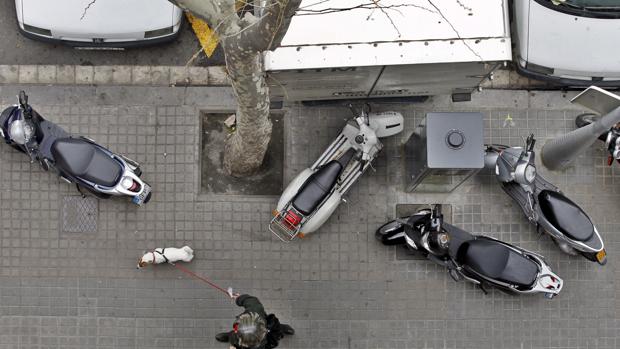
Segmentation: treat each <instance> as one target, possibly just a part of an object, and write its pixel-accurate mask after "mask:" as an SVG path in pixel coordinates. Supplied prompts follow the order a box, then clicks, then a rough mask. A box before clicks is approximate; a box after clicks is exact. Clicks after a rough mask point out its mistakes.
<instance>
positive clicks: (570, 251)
mask: <svg viewBox="0 0 620 349" xmlns="http://www.w3.org/2000/svg"><path fill="white" fill-rule="evenodd" d="M551 240H553V242H554V243H555V244H556V245H557V246H558V247H559V248H560V250H561V251H562V252H564V253H566V254H567V255H570V256H578V255H579V251H577V250H575V249H574V248H572V247H570V246H569V245H568V244H567V243H565V242H560V241H558V240H557V239H556V238H554V237H552V238H551Z"/></svg>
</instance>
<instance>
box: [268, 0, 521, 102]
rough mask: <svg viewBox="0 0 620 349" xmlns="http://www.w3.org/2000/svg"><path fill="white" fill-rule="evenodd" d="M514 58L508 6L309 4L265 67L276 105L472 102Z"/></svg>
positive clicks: (497, 1)
mask: <svg viewBox="0 0 620 349" xmlns="http://www.w3.org/2000/svg"><path fill="white" fill-rule="evenodd" d="M511 59H512V52H511V41H510V24H509V21H508V0H434V1H429V0H381V1H376V2H375V1H372V0H326V1H325V0H323V1H320V0H303V1H302V3H301V6H300V9H299V11H298V12H297V14H296V15H295V16H294V17H293V18H292V20H291V24H290V27H289V29H288V31H287V33H286V35H285V36H284V38H283V40H282V43H281V46H280V47H278V48H277V49H276V50H274V51H269V52H266V53H265V56H264V64H265V69H266V71H267V74H268V81H269V85H270V87H271V95H272V99H273V100H289V101H311V100H333V99H358V98H362V99H364V98H378V97H408V96H428V95H435V94H452V95H453V99H456V100H459V99H460V100H467V98H468V97H469V96H470V94H471V92H473V91H474V90H476V89H477V88H478V87H479V86H480V84H481V83H482V82H483V81H484V80H485V79H488V78H490V77H491V76H492V73H493V71H494V70H495V69H497V68H498V67H500V66H502V65H503V64H505V63H506V62H508V61H510V60H511Z"/></svg>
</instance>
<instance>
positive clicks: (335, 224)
mask: <svg viewBox="0 0 620 349" xmlns="http://www.w3.org/2000/svg"><path fill="white" fill-rule="evenodd" d="M19 88H20V86H16V85H4V86H2V87H1V88H0V102H1V103H2V105H6V104H8V103H12V102H13V101H14V97H13V96H14V95H15V94H16V93H17V91H18V90H19ZM27 88H28V91H29V94H30V102H31V104H32V105H33V106H34V107H35V108H36V109H37V110H38V111H39V112H41V113H42V114H43V115H44V116H47V117H48V118H49V119H50V120H52V121H55V122H58V123H59V124H61V125H62V126H64V127H66V128H67V129H68V130H70V131H72V132H76V133H81V134H84V135H87V136H88V137H90V138H93V139H95V140H96V141H98V142H100V143H101V144H104V145H107V146H109V147H110V148H111V149H112V150H115V151H117V152H120V153H123V154H126V155H128V156H129V157H131V158H133V159H135V160H137V161H139V162H141V163H142V164H143V170H144V175H143V178H145V179H146V180H147V181H148V182H150V183H151V184H152V185H153V187H154V190H155V194H154V198H153V201H152V202H151V203H149V204H148V205H147V206H145V207H143V208H137V207H134V206H133V205H132V204H131V203H129V202H128V201H124V200H120V199H117V200H110V201H99V202H98V213H99V214H98V222H97V232H96V233H85V234H78V233H64V232H62V231H61V230H62V229H61V228H62V218H61V214H62V212H61V211H62V210H61V206H62V202H63V198H64V197H66V196H75V195H78V194H77V192H75V190H74V188H73V187H72V186H69V185H67V184H65V183H63V182H61V181H59V180H58V179H57V178H56V177H55V176H54V175H53V174H50V173H44V172H43V171H42V170H40V169H39V168H38V166H37V165H36V164H33V165H31V164H29V162H28V161H27V159H26V158H25V157H24V156H23V155H22V154H19V153H17V152H16V151H14V150H12V149H10V148H9V147H6V146H3V147H0V348H2V349H5V348H6V349H9V348H10V349H14V348H38V349H42V348H225V347H226V346H225V345H222V344H220V343H216V342H215V340H214V338H213V336H214V335H215V333H217V332H219V331H222V330H225V329H228V328H229V327H230V323H231V320H232V319H233V317H234V315H236V314H238V313H239V309H238V308H237V307H235V306H233V305H232V304H231V303H230V301H228V300H227V299H225V298H224V297H222V296H221V294H219V293H217V292H216V291H214V290H212V289H209V288H207V287H206V286H205V285H204V284H201V283H199V282H197V281H194V280H191V279H188V278H187V277H186V276H185V275H183V274H181V273H180V272H179V271H177V270H175V269H173V268H172V267H169V266H160V267H157V268H147V269H145V270H141V271H138V270H136V269H135V265H136V261H137V259H138V258H139V256H140V255H141V254H142V252H143V251H145V250H148V249H152V248H155V247H164V246H182V245H184V244H188V245H190V246H192V247H193V248H194V250H195V251H196V259H195V260H194V262H192V263H191V265H190V266H189V267H190V268H191V269H192V270H194V271H196V272H199V273H203V274H205V275H207V276H208V277H210V278H212V279H214V280H216V281H217V282H218V283H219V284H221V285H224V286H228V285H231V286H233V287H234V288H235V289H236V290H238V291H241V292H249V293H251V294H254V295H256V296H258V297H260V298H261V300H262V301H263V302H264V304H265V306H266V307H267V310H268V311H271V312H275V313H277V314H278V315H279V317H280V318H281V320H283V321H285V322H289V323H291V324H292V325H293V326H294V327H295V328H296V330H297V334H296V335H295V336H294V337H291V338H288V339H285V340H284V341H282V342H281V345H280V346H281V347H282V348H330V349H331V348H455V349H456V348H489V349H491V348H493V349H496V348H550V347H551V348H616V347H618V346H620V341H619V340H618V339H617V338H618V330H619V322H618V315H617V313H618V310H619V309H620V304H619V303H618V302H617V301H616V299H618V297H619V296H620V287H618V286H617V285H616V284H615V283H616V282H617V281H616V280H617V279H618V270H617V267H616V265H617V263H618V261H620V259H619V258H618V253H620V246H619V244H618V243H619V242H620V241H619V239H618V232H619V229H618V228H617V227H618V224H619V223H620V215H619V214H618V213H619V212H620V208H619V206H618V203H617V201H618V199H617V198H618V197H619V195H620V183H619V182H620V169H619V168H618V166H614V167H612V168H608V167H607V166H606V165H605V163H604V158H605V154H604V153H603V152H602V151H601V150H600V149H599V148H593V149H591V150H590V151H589V152H588V153H587V154H584V155H583V156H582V157H580V158H579V160H578V162H577V163H576V165H575V166H574V167H571V168H570V169H568V170H567V171H565V172H561V173H549V172H548V171H545V170H544V169H543V168H542V166H540V169H541V171H542V172H543V174H544V175H545V176H547V177H548V178H549V179H552V181H553V182H554V183H555V184H557V185H558V186H559V187H560V188H562V189H563V190H564V191H565V192H566V193H567V194H568V195H569V196H570V197H571V198H572V199H573V200H575V201H576V202H578V203H579V204H581V205H582V206H583V207H584V208H585V209H586V211H588V212H589V213H590V214H591V216H592V217H593V219H594V220H595V222H596V224H597V226H598V228H599V230H600V231H601V233H602V235H603V238H604V240H605V243H606V246H607V249H608V253H609V255H610V260H609V263H608V265H606V266H605V267H600V266H598V265H595V264H593V263H590V262H587V261H585V260H584V259H581V258H573V257H569V256H566V255H563V254H561V253H560V252H559V250H558V249H557V248H556V247H555V246H554V245H553V243H552V242H551V241H550V240H549V239H548V238H547V237H545V236H543V237H539V236H538V235H537V234H536V233H535V232H534V229H532V227H531V226H530V225H529V224H528V222H527V220H526V219H525V217H524V216H523V215H522V214H521V213H520V212H519V211H517V209H516V207H515V206H514V205H512V202H511V200H510V198H508V197H507V196H506V195H505V194H504V193H503V192H502V191H501V189H500V188H499V186H498V185H497V184H496V183H495V179H494V178H492V177H491V176H489V175H482V174H481V175H478V176H476V177H475V178H473V179H470V180H469V181H468V182H466V183H465V184H464V185H463V186H461V187H460V188H459V189H458V190H457V191H456V192H454V193H452V194H451V195H430V194H425V195H414V194H408V193H405V192H404V191H403V188H404V184H403V174H402V156H401V153H400V151H401V150H400V144H401V142H403V141H404V140H405V139H406V138H407V137H408V136H409V134H410V132H411V131H412V130H413V129H414V127H415V125H417V123H418V122H419V121H420V120H421V118H422V117H423V116H424V113H425V112H427V111H452V110H454V111H482V112H483V113H484V115H485V125H486V136H487V141H488V142H495V143H508V144H511V145H517V144H520V142H521V138H520V137H521V136H526V135H527V134H528V133H529V132H530V130H531V131H532V132H534V133H535V134H536V136H537V137H538V143H537V149H540V147H541V146H542V144H544V140H545V138H548V137H552V136H555V135H559V134H562V133H564V132H566V131H567V130H570V129H572V128H573V126H572V125H573V120H574V117H575V116H576V115H577V114H578V113H579V110H578V109H575V108H574V107H572V106H571V105H570V104H569V103H568V99H569V98H568V97H569V96H562V94H560V93H554V92H549V93H536V94H534V95H532V94H529V93H528V92H515V91H488V92H483V93H479V94H475V95H474V96H473V100H472V102H467V103H459V104H452V103H451V102H449V101H448V97H436V98H433V99H431V100H430V101H428V102H426V103H424V104H417V105H392V106H386V105H381V106H376V107H375V108H376V109H377V110H384V109H385V110H387V109H395V110H398V111H401V112H402V113H403V114H404V115H405V117H406V121H405V122H406V131H405V132H404V133H403V134H401V135H399V136H396V137H393V138H391V139H386V140H385V142H384V143H385V146H386V147H385V149H384V151H383V153H382V154H381V156H380V157H379V159H378V160H377V162H376V163H375V164H374V166H375V168H376V172H375V173H373V172H369V173H367V174H366V175H365V177H363V178H362V179H361V180H360V182H358V183H357V184H356V185H355V186H354V187H353V188H352V190H351V192H350V193H349V195H348V204H343V205H341V207H340V208H339V209H338V210H337V212H336V213H335V214H334V216H333V217H332V218H331V220H330V221H329V222H328V223H327V224H326V225H325V226H324V227H323V228H322V229H321V230H320V232H319V233H317V234H315V235H313V236H311V237H310V238H308V239H306V240H304V241H298V242H295V243H291V244H283V243H281V242H279V241H278V240H276V238H274V237H272V236H271V235H270V233H269V232H268V230H267V225H268V222H269V219H270V217H271V215H270V212H271V210H272V209H273V207H274V205H275V202H276V201H277V198H276V197H243V196H223V195H220V196H209V195H204V194H201V193H200V192H199V190H200V189H199V188H200V183H199V178H198V174H199V169H200V164H199V159H200V156H199V153H198V151H199V149H200V129H199V112H200V111H202V110H216V111H222V110H232V109H234V102H233V99H232V94H231V92H230V91H229V90H228V89H227V88H217V87H208V88H198V87H188V88H169V87H131V88H129V87H118V86H107V87H92V86H82V87H78V86H74V87H59V86H56V87H53V86H52V87H49V86H28V87H27ZM508 114H510V115H511V116H512V118H513V119H514V121H515V123H516V125H515V127H513V128H505V127H503V121H504V119H505V118H506V116H507V115H508ZM349 115H350V114H349V111H348V110H347V109H344V108H306V107H302V106H299V105H292V106H290V113H289V114H288V115H287V117H286V121H285V122H286V123H287V131H285V133H286V142H287V143H286V144H288V153H287V157H286V162H285V182H287V181H289V180H290V179H291V178H292V177H293V176H294V175H295V174H296V173H297V172H298V171H300V170H301V169H302V168H304V167H306V166H308V165H310V164H311V163H312V162H313V161H314V160H315V159H316V157H317V156H318V155H319V154H320V153H321V152H322V150H323V148H324V147H325V146H326V145H327V144H328V143H329V142H330V141H331V140H332V138H333V137H335V135H336V134H337V133H338V132H339V131H340V129H341V128H342V126H343V125H344V119H345V118H347V117H349ZM438 201H441V202H444V203H450V204H452V207H453V212H454V214H453V222H454V223H455V224H456V225H459V226H461V227H462V228H464V229H466V230H469V231H473V232H481V233H485V234H488V235H492V236H494V237H498V238H501V239H504V240H507V241H510V242H513V243H516V244H518V245H520V246H522V247H525V248H528V249H531V250H534V251H537V252H540V253H542V254H543V255H545V256H546V257H547V259H548V261H549V262H550V264H551V265H552V267H553V268H554V270H555V271H557V273H558V274H559V275H560V276H562V277H563V278H564V280H565V282H566V286H565V289H564V290H563V291H562V294H561V295H560V296H559V297H557V298H556V299H553V300H551V301H548V300H546V299H544V298H543V297H542V296H535V297H514V296H509V295H505V294H503V293H501V292H498V291H495V290H494V291H491V292H490V293H489V294H488V295H486V296H485V295H484V294H483V293H482V292H481V291H479V290H478V289H476V288H474V287H473V286H472V285H471V284H466V283H455V282H453V281H452V279H450V278H449V277H448V275H447V274H446V273H445V271H444V270H443V269H442V268H439V267H437V266H435V265H433V264H431V263H430V262H428V261H424V260H417V259H410V258H403V256H404V254H402V253H400V251H397V249H396V248H393V247H392V248H387V247H385V246H382V245H380V244H379V243H377V242H376V241H375V240H374V237H373V234H374V230H375V229H376V228H377V227H378V226H379V225H380V224H382V223H383V222H385V221H386V220H387V219H388V218H391V217H393V216H394V210H395V205H396V204H398V203H431V202H438Z"/></svg>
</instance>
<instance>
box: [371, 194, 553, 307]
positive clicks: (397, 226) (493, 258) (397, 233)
mask: <svg viewBox="0 0 620 349" xmlns="http://www.w3.org/2000/svg"><path fill="white" fill-rule="evenodd" d="M375 237H376V238H377V239H378V240H379V241H381V242H382V243H383V244H385V245H400V244H404V245H406V246H407V247H408V248H409V250H410V251H412V252H413V253H415V254H419V255H421V256H423V257H425V258H427V259H429V260H431V261H433V262H435V263H437V264H439V265H441V266H444V267H446V268H447V269H448V274H449V275H450V276H451V277H452V278H453V279H454V280H455V281H460V280H462V279H465V280H467V281H470V282H473V283H474V284H476V285H479V286H480V288H481V289H482V290H483V291H484V292H485V293H487V291H486V289H485V286H487V285H490V286H493V287H497V288H499V289H500V290H503V291H506V292H509V293H513V294H529V293H543V294H544V295H545V297H547V298H553V297H554V296H555V295H557V294H558V293H560V291H561V290H562V286H563V285H564V283H563V281H562V279H560V278H559V277H558V276H557V275H556V274H554V273H553V272H552V271H551V268H550V267H549V266H548V265H547V264H546V263H545V260H544V258H543V257H542V256H540V255H538V254H536V253H533V252H530V251H527V250H524V249H522V248H519V247H516V246H513V245H511V244H508V243H505V242H502V241H499V240H496V239H493V238H490V237H487V236H483V235H472V234H470V233H468V232H466V231H464V230H462V229H460V228H457V227H455V226H453V225H451V224H448V223H445V222H444V221H443V214H442V213H441V205H435V206H434V207H433V208H432V209H424V210H420V211H418V212H417V213H415V214H414V215H412V216H409V217H404V218H400V219H396V220H393V221H391V222H388V223H386V224H384V225H383V226H382V227H380V228H379V229H377V231H376V233H375Z"/></svg>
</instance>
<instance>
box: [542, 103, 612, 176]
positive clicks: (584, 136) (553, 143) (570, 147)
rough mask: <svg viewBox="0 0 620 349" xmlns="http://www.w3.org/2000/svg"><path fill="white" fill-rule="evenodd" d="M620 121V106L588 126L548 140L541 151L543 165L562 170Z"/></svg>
mask: <svg viewBox="0 0 620 349" xmlns="http://www.w3.org/2000/svg"><path fill="white" fill-rule="evenodd" d="M618 122H620V107H618V108H616V109H614V110H613V111H611V112H610V113H609V114H607V115H605V116H603V117H602V118H600V119H598V120H597V121H595V122H593V123H591V124H590V125H588V126H584V127H582V128H578V129H576V130H574V131H571V132H569V133H567V134H565V135H562V136H560V137H557V138H554V139H552V140H550V141H548V142H547V143H546V144H545V145H544V146H543V148H542V151H541V153H540V155H541V160H542V163H543V165H545V167H547V168H548V169H550V170H561V169H563V168H565V167H567V166H568V165H570V163H571V162H572V161H573V160H574V159H575V158H577V156H579V154H581V153H582V152H584V151H585V150H586V149H587V148H589V147H590V146H591V145H592V144H594V142H596V141H597V140H598V137H599V136H600V135H601V134H603V133H605V132H607V131H609V129H610V128H611V127H612V126H613V125H615V124H617V123H618Z"/></svg>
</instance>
